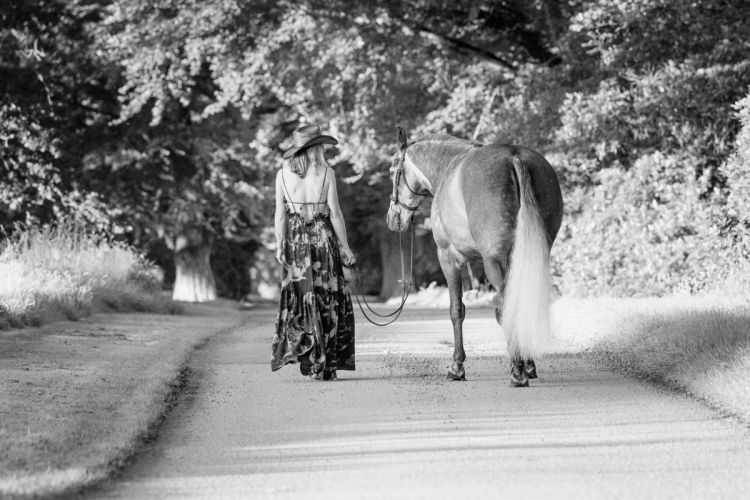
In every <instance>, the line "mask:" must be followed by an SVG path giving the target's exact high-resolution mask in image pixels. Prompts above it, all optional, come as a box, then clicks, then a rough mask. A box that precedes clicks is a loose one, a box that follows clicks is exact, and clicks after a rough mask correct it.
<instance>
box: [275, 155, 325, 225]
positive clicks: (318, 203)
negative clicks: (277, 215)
mask: <svg viewBox="0 0 750 500" xmlns="http://www.w3.org/2000/svg"><path fill="white" fill-rule="evenodd" d="M328 173H329V172H328V167H325V168H320V169H314V168H310V169H308V170H307V172H306V173H305V176H304V177H300V176H298V175H297V174H294V173H292V172H291V171H290V170H289V168H287V167H284V168H282V169H281V170H280V171H279V176H281V183H282V187H283V190H282V192H283V195H284V201H285V202H286V206H287V211H289V212H291V213H296V214H300V215H303V216H306V217H308V218H309V217H312V216H314V215H316V214H319V213H327V212H328V188H329V185H330V182H329V181H330V179H331V177H332V176H329V175H328Z"/></svg>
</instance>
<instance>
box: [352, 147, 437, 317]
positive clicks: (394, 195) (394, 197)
mask: <svg viewBox="0 0 750 500" xmlns="http://www.w3.org/2000/svg"><path fill="white" fill-rule="evenodd" d="M412 144H414V143H409V144H406V145H405V146H403V147H402V148H401V150H400V151H399V155H398V159H397V160H396V161H397V162H398V165H397V166H395V167H391V170H393V169H394V168H395V170H396V176H395V177H394V179H393V191H392V192H391V201H392V202H393V203H395V204H397V205H398V206H400V207H402V208H404V209H406V210H409V211H410V212H414V211H415V210H416V209H418V208H419V204H420V203H422V201H424V199H425V198H427V197H428V196H431V193H430V192H429V191H425V192H423V193H420V192H418V191H416V190H415V189H414V188H412V187H411V186H410V185H409V181H408V180H407V179H406V172H405V171H404V162H405V161H406V148H408V147H409V146H411V145H412ZM402 178H403V179H404V186H406V189H408V190H409V192H411V194H413V195H415V196H420V197H421V199H420V200H419V201H418V202H417V204H416V205H413V206H412V205H407V204H406V203H403V202H402V201H400V200H399V199H398V188H399V184H400V183H401V179H402ZM401 234H402V233H398V246H399V254H400V256H401V279H400V280H399V282H400V283H401V285H402V286H403V292H402V294H401V303H400V304H399V305H398V307H397V308H396V309H395V310H394V311H392V312H390V313H388V314H380V313H378V312H377V311H375V310H373V309H372V307H371V306H370V304H369V303H368V302H367V299H366V298H365V296H364V295H363V294H362V292H361V289H362V284H361V283H360V280H359V273H357V269H356V267H355V268H354V269H353V271H354V272H353V274H354V283H353V284H354V290H353V291H354V298H356V299H357V305H358V306H359V310H360V311H362V315H363V316H364V317H365V319H366V320H367V321H369V322H370V323H372V324H373V325H376V326H387V325H390V324H391V323H393V322H394V321H396V320H397V319H398V318H399V316H401V313H402V312H403V310H404V306H405V305H406V300H407V299H408V298H409V294H410V293H411V291H412V287H413V284H414V283H413V282H412V281H411V279H406V267H405V265H404V244H403V241H402V238H401ZM412 269H414V225H412V226H411V252H410V254H409V276H410V278H411V273H412ZM360 296H362V299H361V300H360ZM363 304H364V305H363ZM368 311H369V313H368ZM371 315H375V316H377V317H379V318H384V320H383V321H378V320H375V319H373V318H372V317H371Z"/></svg>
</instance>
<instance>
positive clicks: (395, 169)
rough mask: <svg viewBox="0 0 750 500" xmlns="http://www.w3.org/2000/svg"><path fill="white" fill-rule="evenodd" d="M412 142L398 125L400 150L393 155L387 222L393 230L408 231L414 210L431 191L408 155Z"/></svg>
mask: <svg viewBox="0 0 750 500" xmlns="http://www.w3.org/2000/svg"><path fill="white" fill-rule="evenodd" d="M411 144H412V143H409V142H408V141H407V137H406V131H405V130H404V129H402V128H401V127H398V151H397V152H396V154H395V155H393V161H392V162H391V168H390V171H389V172H390V175H391V182H392V183H393V190H392V191H391V205H390V207H388V215H386V223H387V224H388V229H390V230H391V231H398V232H402V231H406V230H407V229H409V226H411V221H412V218H414V212H415V211H416V210H417V208H419V204H420V203H421V202H422V200H424V199H425V198H426V197H427V196H429V195H430V192H429V191H428V190H427V189H426V188H425V186H424V185H423V182H422V180H421V179H422V178H423V177H424V176H423V175H422V174H421V173H420V172H419V171H418V170H417V168H416V167H415V166H414V163H412V162H411V161H410V160H409V158H408V157H407V156H406V150H407V148H408V147H409V146H410V145H411Z"/></svg>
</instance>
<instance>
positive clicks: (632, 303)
mask: <svg viewBox="0 0 750 500" xmlns="http://www.w3.org/2000/svg"><path fill="white" fill-rule="evenodd" d="M553 318H554V324H555V329H556V331H557V335H558V338H560V339H561V340H564V341H568V342H570V343H571V344H574V345H578V346H579V347H580V348H583V349H586V350H587V351H588V353H589V355H590V356H592V358H593V359H595V360H597V361H599V362H602V363H603V364H605V365H607V366H609V367H614V368H617V369H619V370H621V371H623V372H626V373H629V374H631V375H635V376H637V377H639V378H643V379H647V380H650V381H654V382H657V383H660V384H665V385H667V386H670V387H673V388H677V389H681V390H684V391H686V392H688V393H690V394H693V395H695V396H697V397H699V398H701V399H703V400H705V401H707V402H709V403H711V404H713V405H715V406H717V407H719V408H721V409H723V410H725V411H728V412H730V413H732V414H734V415H737V416H739V417H740V418H742V419H743V420H745V421H746V422H750V384H749V383H748V381H749V380H750V304H748V302H747V300H746V299H744V298H733V299H730V298H726V297H707V296H703V297H689V296H672V297H664V298H649V299H611V298H600V299H568V298H564V299H561V300H559V301H558V302H557V303H555V306H554V308H553Z"/></svg>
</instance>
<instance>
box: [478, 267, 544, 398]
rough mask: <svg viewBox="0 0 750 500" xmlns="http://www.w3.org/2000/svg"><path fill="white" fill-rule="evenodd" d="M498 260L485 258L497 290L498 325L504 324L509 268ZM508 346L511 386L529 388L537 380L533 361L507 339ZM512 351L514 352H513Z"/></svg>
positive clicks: (487, 272) (496, 310) (491, 280)
mask: <svg viewBox="0 0 750 500" xmlns="http://www.w3.org/2000/svg"><path fill="white" fill-rule="evenodd" d="M505 262H507V259H506V260H505V261H503V260H502V259H497V258H485V259H484V270H485V273H486V274H487V278H488V279H489V280H490V283H492V286H494V287H495V290H497V305H496V306H495V319H496V320H497V324H498V325H500V326H502V324H503V302H504V299H505V273H506V272H507V270H508V266H507V264H506V263H505ZM506 340H507V345H508V356H510V385H511V386H512V387H528V385H529V379H530V378H536V367H535V366H534V361H533V360H528V361H526V360H523V359H521V356H520V355H519V354H518V351H517V350H513V348H512V347H511V346H512V345H513V344H515V342H513V341H512V340H513V339H506ZM511 351H512V352H511Z"/></svg>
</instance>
